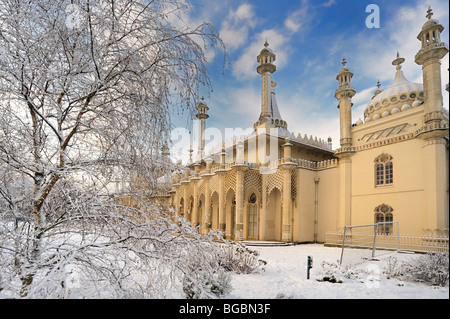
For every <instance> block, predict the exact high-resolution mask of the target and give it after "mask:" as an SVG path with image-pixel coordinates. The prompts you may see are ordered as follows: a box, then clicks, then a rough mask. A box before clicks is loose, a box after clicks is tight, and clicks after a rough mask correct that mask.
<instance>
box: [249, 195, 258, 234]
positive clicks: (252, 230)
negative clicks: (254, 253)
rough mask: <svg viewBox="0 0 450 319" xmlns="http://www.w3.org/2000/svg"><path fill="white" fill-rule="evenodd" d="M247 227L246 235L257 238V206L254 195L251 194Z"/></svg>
mask: <svg viewBox="0 0 450 319" xmlns="http://www.w3.org/2000/svg"><path fill="white" fill-rule="evenodd" d="M247 225H248V228H247V237H249V238H253V239H257V237H258V207H257V204H256V195H255V194H252V195H251V196H250V199H249V205H248V224H247Z"/></svg>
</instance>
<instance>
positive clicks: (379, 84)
mask: <svg viewBox="0 0 450 319" xmlns="http://www.w3.org/2000/svg"><path fill="white" fill-rule="evenodd" d="M380 87H381V82H380V80H378V81H377V88H378V89H380Z"/></svg>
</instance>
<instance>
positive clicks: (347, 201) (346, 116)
mask: <svg viewBox="0 0 450 319" xmlns="http://www.w3.org/2000/svg"><path fill="white" fill-rule="evenodd" d="M352 77H353V73H352V72H350V69H349V68H348V67H347V60H346V59H345V57H344V58H343V59H342V68H341V69H340V70H339V74H338V75H337V77H336V80H338V81H339V88H338V89H337V90H336V92H335V95H334V96H335V98H336V99H338V100H339V105H338V108H339V112H340V145H341V147H340V148H338V149H337V150H336V151H335V155H336V156H337V157H338V158H339V199H340V200H339V217H338V227H344V226H345V225H351V224H352V219H351V216H352V158H351V157H352V155H353V153H354V150H353V148H352V97H353V96H355V94H356V90H355V88H354V87H353V86H352V82H351V80H352Z"/></svg>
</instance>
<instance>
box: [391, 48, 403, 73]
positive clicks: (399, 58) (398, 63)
mask: <svg viewBox="0 0 450 319" xmlns="http://www.w3.org/2000/svg"><path fill="white" fill-rule="evenodd" d="M403 62H405V59H404V58H401V57H400V53H398V51H397V58H396V59H395V60H394V61H392V65H395V66H396V69H397V70H400V69H401V68H402V66H401V64H402V63H403Z"/></svg>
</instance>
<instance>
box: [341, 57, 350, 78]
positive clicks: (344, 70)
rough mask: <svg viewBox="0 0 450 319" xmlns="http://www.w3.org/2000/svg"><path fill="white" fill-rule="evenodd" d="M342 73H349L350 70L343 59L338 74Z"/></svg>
mask: <svg viewBox="0 0 450 319" xmlns="http://www.w3.org/2000/svg"><path fill="white" fill-rule="evenodd" d="M344 72H349V73H351V71H350V69H349V68H348V67H347V59H346V58H345V57H343V58H342V68H341V69H340V70H339V74H341V73H344Z"/></svg>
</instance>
